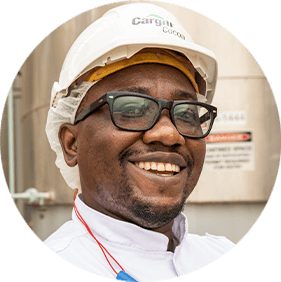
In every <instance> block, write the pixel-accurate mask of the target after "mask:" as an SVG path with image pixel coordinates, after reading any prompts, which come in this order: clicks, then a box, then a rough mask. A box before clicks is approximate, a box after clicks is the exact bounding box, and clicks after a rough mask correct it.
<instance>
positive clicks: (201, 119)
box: [199, 111, 217, 124]
mask: <svg viewBox="0 0 281 282" xmlns="http://www.w3.org/2000/svg"><path fill="white" fill-rule="evenodd" d="M213 116H214V119H215V118H216V116H217V112H216V111H213ZM209 119H210V113H209V112H207V113H206V114H204V115H203V116H202V117H200V119H199V120H200V124H202V123H203V122H205V121H208V120H209Z"/></svg>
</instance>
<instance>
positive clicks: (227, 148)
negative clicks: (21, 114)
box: [204, 142, 255, 171]
mask: <svg viewBox="0 0 281 282" xmlns="http://www.w3.org/2000/svg"><path fill="white" fill-rule="evenodd" d="M204 169H205V170H207V171H214V170H216V171H218V170H220V171H221V170H254V169H255V154H254V143H253V142H232V143H207V151H206V158H205V163H204Z"/></svg>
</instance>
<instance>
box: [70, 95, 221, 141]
mask: <svg viewBox="0 0 281 282" xmlns="http://www.w3.org/2000/svg"><path fill="white" fill-rule="evenodd" d="M106 103H107V104H108V105H109V109H110V115H111V120H112V122H113V124H114V125H115V126H116V127H118V128H120V129H123V130H127V131H146V130H149V129H151V128H152V127H153V126H154V125H155V124H156V122H157V121H158V118H159V117H160V115H161V113H162V111H163V109H168V110H169V112H170V119H171V121H172V123H173V124H174V126H175V127H176V128H177V130H178V132H179V133H180V134H181V135H183V136H185V137H189V138H193V139H199V138H204V137H206V136H207V135H208V134H209V133H210V131H211V129H212V125H213V123H214V120H215V118H216V116H217V108H216V107H214V106H211V105H208V104H205V103H201V102H197V101H191V100H181V101H168V100H162V99H157V98H155V97H151V96H149V95H145V94H139V93H132V92H108V93H106V94H105V95H103V96H102V97H101V98H99V99H98V100H96V101H95V102H93V103H92V104H91V105H90V106H88V107H87V108H85V109H84V110H83V111H82V112H81V113H80V114H79V115H78V116H77V117H76V119H75V121H74V124H77V123H78V122H80V121H82V120H84V119H86V118H87V117H88V116H90V115H91V114H92V113H94V112H95V111H96V110H98V109H99V108H100V107H102V106H103V105H105V104H106Z"/></svg>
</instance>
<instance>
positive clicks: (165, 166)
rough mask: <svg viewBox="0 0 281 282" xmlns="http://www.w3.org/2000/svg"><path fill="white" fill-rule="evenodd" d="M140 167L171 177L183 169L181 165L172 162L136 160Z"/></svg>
mask: <svg viewBox="0 0 281 282" xmlns="http://www.w3.org/2000/svg"><path fill="white" fill-rule="evenodd" d="M134 164H135V165H136V166H137V167H138V168H140V169H143V170H146V171H148V172H151V173H154V174H156V175H158V176H162V177H171V176H174V175H176V174H178V173H179V172H180V171H181V168H180V166H179V165H176V164H172V163H162V162H135V163H134Z"/></svg>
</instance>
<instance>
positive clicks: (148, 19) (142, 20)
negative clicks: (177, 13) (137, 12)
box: [132, 14, 173, 27]
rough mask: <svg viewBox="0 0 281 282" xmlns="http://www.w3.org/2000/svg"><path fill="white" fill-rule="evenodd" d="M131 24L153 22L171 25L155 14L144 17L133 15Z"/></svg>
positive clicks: (171, 25) (160, 24)
mask: <svg viewBox="0 0 281 282" xmlns="http://www.w3.org/2000/svg"><path fill="white" fill-rule="evenodd" d="M132 24H133V25H138V24H155V25H156V26H162V25H166V26H170V27H173V24H172V23H171V22H169V21H167V20H165V19H163V18H162V17H160V16H157V15H153V14H151V15H148V16H147V17H146V18H140V17H135V18H133V20H132Z"/></svg>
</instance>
